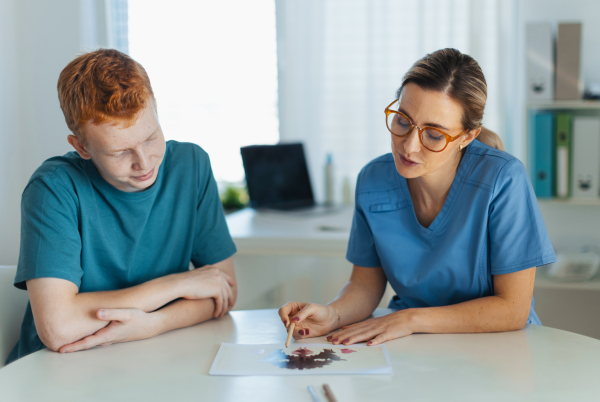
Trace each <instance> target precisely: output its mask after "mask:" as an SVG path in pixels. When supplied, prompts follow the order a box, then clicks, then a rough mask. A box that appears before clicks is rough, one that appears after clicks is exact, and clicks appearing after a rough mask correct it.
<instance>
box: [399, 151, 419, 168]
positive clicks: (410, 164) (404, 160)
mask: <svg viewBox="0 0 600 402" xmlns="http://www.w3.org/2000/svg"><path fill="white" fill-rule="evenodd" d="M398 155H399V156H400V161H402V164H403V165H404V166H408V167H413V166H417V165H418V163H417V162H413V161H411V160H410V159H408V158H405V157H404V156H402V154H400V153H398Z"/></svg>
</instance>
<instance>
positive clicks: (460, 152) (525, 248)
mask: <svg viewBox="0 0 600 402" xmlns="http://www.w3.org/2000/svg"><path fill="white" fill-rule="evenodd" d="M486 97H487V86H486V82H485V78H484V76H483V73H482V71H481V68H480V67H479V65H478V64H477V62H476V61H475V60H473V58H471V57H470V56H467V55H465V54H462V53H460V52H459V51H457V50H455V49H442V50H439V51H436V52H434V53H432V54H429V55H427V56H425V57H424V58H422V59H421V60H419V61H417V62H416V63H415V64H414V65H413V66H412V68H411V69H410V70H409V71H408V72H407V73H406V75H405V76H404V79H403V82H402V85H401V86H400V89H398V92H397V96H396V100H394V101H393V102H392V103H390V105H389V106H388V107H387V108H386V109H385V115H386V125H387V129H388V130H389V133H390V139H391V145H392V152H391V153H390V154H387V155H384V156H381V157H379V158H377V159H375V160H373V161H371V162H370V163H369V164H367V165H366V166H365V167H364V168H363V170H362V171H361V173H360V175H359V177H358V182H357V185H356V209H355V212H354V220H353V224H352V230H351V234H350V241H349V244H348V252H347V256H346V258H347V259H348V261H350V262H351V263H352V264H354V268H353V271H352V275H351V277H350V281H349V282H348V284H346V285H345V286H344V287H343V288H342V290H340V292H339V294H338V296H337V297H336V299H335V300H333V301H332V302H330V303H328V304H327V305H319V304H312V303H300V302H290V303H288V304H286V305H285V306H283V307H281V309H280V310H279V315H280V317H281V320H282V322H283V323H284V325H285V326H286V327H287V326H288V325H289V324H290V322H292V321H293V322H295V324H296V326H295V331H294V337H295V338H296V339H299V338H308V337H314V336H322V335H326V334H329V333H330V332H331V331H334V330H336V329H338V328H341V329H340V330H339V331H336V332H333V333H332V334H330V335H329V336H328V338H327V339H328V340H329V341H331V342H332V343H333V344H336V345H339V344H344V345H349V344H353V343H356V342H367V344H368V345H377V344H380V343H382V342H385V341H388V340H391V339H395V338H399V337H403V336H407V335H410V334H413V333H416V332H426V333H460V332H498V331H511V330H516V329H520V328H523V326H524V325H525V324H527V323H529V324H540V321H539V319H538V317H537V315H536V313H535V310H534V302H533V296H532V294H533V284H534V280H535V270H536V267H538V266H541V265H545V264H549V263H552V262H554V261H555V260H556V257H555V255H554V250H553V248H552V245H551V243H550V240H549V238H548V234H547V232H546V227H545V225H544V221H543V219H542V216H541V214H540V211H539V207H538V204H537V201H536V198H535V194H534V192H533V189H532V187H531V183H530V181H529V178H528V175H527V172H526V170H525V167H524V166H523V164H522V163H521V162H520V161H519V160H518V159H516V158H515V157H513V156H511V155H509V154H508V153H506V152H504V150H503V146H502V142H501V141H500V139H499V137H498V136H497V135H496V134H494V133H493V132H491V131H489V130H487V129H485V128H484V127H483V126H482V125H481V121H482V118H483V112H484V107H485V102H486ZM382 117H383V116H382ZM382 124H383V118H382ZM387 282H389V283H390V284H391V286H392V288H393V289H394V290H395V291H396V296H394V298H393V299H392V301H391V302H390V306H389V307H390V308H393V309H395V310H397V311H396V312H394V313H391V314H388V315H386V316H384V317H380V318H373V319H370V320H366V321H363V320H365V319H366V318H367V317H369V316H370V315H371V313H372V312H373V311H374V309H375V308H376V306H377V305H378V304H379V302H380V300H381V297H382V295H383V292H384V290H385V287H386V283H387Z"/></svg>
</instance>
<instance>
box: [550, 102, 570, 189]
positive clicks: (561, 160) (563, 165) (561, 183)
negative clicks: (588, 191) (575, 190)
mask: <svg viewBox="0 0 600 402" xmlns="http://www.w3.org/2000/svg"><path fill="white" fill-rule="evenodd" d="M572 119H573V116H572V114H571V113H557V114H556V135H555V141H556V159H555V161H556V169H555V175H554V176H555V178H556V187H555V188H556V196H557V197H559V198H568V197H570V196H571V123H572Z"/></svg>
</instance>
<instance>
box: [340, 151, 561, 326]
mask: <svg viewBox="0 0 600 402" xmlns="http://www.w3.org/2000/svg"><path fill="white" fill-rule="evenodd" d="M346 258H347V259H348V261H350V262H351V263H353V264H355V265H358V266H362V267H382V268H383V270H384V271H385V274H386V276H387V279H388V281H389V282H390V284H391V286H392V288H393V289H394V290H395V291H396V294H397V295H396V296H394V298H393V299H392V301H391V302H390V305H389V307H390V308H394V309H399V310H401V309H407V308H416V307H436V306H447V305H452V304H457V303H461V302H465V301H467V300H473V299H476V298H480V297H486V296H491V295H493V294H494V287H493V280H492V275H501V274H508V273H511V272H517V271H521V270H524V269H528V268H531V267H539V266H541V265H545V264H550V263H552V262H555V261H556V256H555V255H554V249H553V248H552V244H551V243H550V239H549V238H548V233H547V231H546V226H545V225H544V221H543V219H542V215H541V213H540V210H539V206H538V204H537V200H536V197H535V194H534V192H533V188H532V186H531V182H530V181H529V175H528V174H527V171H526V170H525V167H524V166H523V164H522V163H521V162H520V161H519V160H518V159H517V158H515V157H514V156H511V155H509V154H508V153H506V152H503V151H500V150H497V149H495V148H492V147H489V146H487V145H485V144H483V143H481V142H480V141H478V140H475V141H473V142H472V143H471V144H470V145H469V146H467V148H466V149H465V151H464V155H463V158H462V160H461V161H460V164H459V166H458V170H457V172H456V176H455V178H454V181H453V182H452V186H451V187H450V191H449V193H448V196H447V198H446V201H445V202H444V206H443V207H442V209H441V211H440V212H439V214H438V215H437V216H436V218H435V220H434V221H433V222H432V223H431V225H430V226H429V227H428V228H425V227H423V226H421V224H420V223H419V222H418V221H417V217H416V215H415V212H414V207H413V204H412V199H411V197H410V193H409V190H408V186H407V182H406V179H405V178H404V177H402V176H401V175H400V174H398V172H397V170H396V165H395V164H394V159H393V156H392V154H387V155H383V156H381V157H379V158H377V159H375V160H373V161H371V162H370V163H369V164H368V165H367V166H365V167H364V168H363V169H362V171H361V172H360V174H359V176H358V182H357V185H356V209H355V211H354V220H353V223H352V230H351V233H350V241H349V244H348V252H347V254H346ZM527 323H528V324H538V325H540V324H541V323H540V320H539V318H538V317H537V315H536V314H535V311H534V301H533V298H532V300H531V310H530V312H529V318H528V320H527Z"/></svg>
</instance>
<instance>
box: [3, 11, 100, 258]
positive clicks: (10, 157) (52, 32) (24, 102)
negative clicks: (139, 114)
mask: <svg viewBox="0 0 600 402" xmlns="http://www.w3.org/2000/svg"><path fill="white" fill-rule="evenodd" d="M105 4H106V3H105V2H104V1H103V0H80V1H78V0H57V1H51V2H50V1H44V0H19V1H16V0H3V1H2V2H0V55H1V56H0V127H1V129H0V130H1V131H0V228H2V230H0V265H11V264H16V262H17V259H18V251H19V227H20V200H21V193H22V191H23V189H24V188H25V185H26V184H27V181H28V179H29V177H30V176H31V174H32V173H33V172H34V171H35V169H36V168H37V167H38V166H39V165H40V164H41V163H42V162H43V161H44V160H45V159H47V158H49V157H52V156H55V155H62V154H64V153H66V152H68V151H70V150H71V146H70V145H69V144H68V143H67V139H66V137H67V135H68V134H69V130H68V128H67V126H66V124H65V122H64V117H63V115H62V112H61V110H60V107H59V103H58V98H57V93H56V82H57V80H58V75H59V74H60V71H61V70H62V69H63V68H64V67H65V66H66V65H67V63H68V62H69V61H71V60H72V59H73V58H74V57H75V56H77V54H79V53H80V52H82V51H84V50H86V49H88V50H89V49H92V48H95V47H97V46H99V45H105V44H106V39H105V38H106V29H104V24H103V22H104V20H105V15H106V13H105V9H104V7H105Z"/></svg>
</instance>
